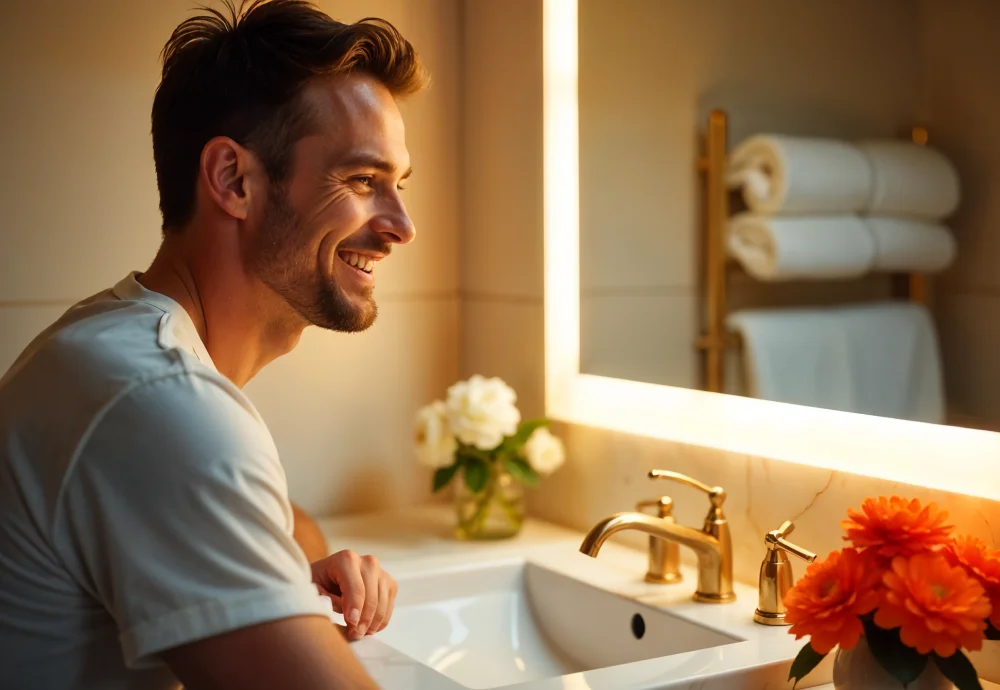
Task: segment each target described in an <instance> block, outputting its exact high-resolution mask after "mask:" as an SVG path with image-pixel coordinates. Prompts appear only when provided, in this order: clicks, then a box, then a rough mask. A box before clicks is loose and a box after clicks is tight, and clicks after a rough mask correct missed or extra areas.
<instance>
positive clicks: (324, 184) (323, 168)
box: [247, 76, 415, 332]
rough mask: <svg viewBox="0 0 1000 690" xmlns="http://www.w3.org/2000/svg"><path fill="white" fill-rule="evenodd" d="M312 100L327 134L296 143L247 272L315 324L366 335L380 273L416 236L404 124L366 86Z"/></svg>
mask: <svg viewBox="0 0 1000 690" xmlns="http://www.w3.org/2000/svg"><path fill="white" fill-rule="evenodd" d="M304 100H305V103H306V105H307V107H310V108H311V109H312V110H313V111H314V112H313V117H314V118H315V122H316V123H317V124H318V125H319V126H318V128H317V129H316V130H315V132H316V133H315V134H312V135H309V136H306V137H304V138H302V139H300V140H299V141H298V142H297V143H296V145H295V150H294V155H293V163H292V172H291V174H290V175H289V179H288V180H287V181H286V182H284V183H283V184H272V185H271V187H270V189H269V192H268V198H267V202H266V207H265V208H264V212H263V220H262V221H261V222H260V224H259V225H258V226H257V227H255V228H254V231H253V233H252V241H251V243H250V247H249V248H248V254H247V259H248V264H249V266H250V269H251V270H252V271H253V272H254V273H255V274H256V275H257V276H258V277H259V278H260V279H261V280H262V281H263V282H264V283H265V284H266V285H267V286H268V287H270V288H271V289H272V290H274V292H275V293H277V294H278V295H279V296H280V297H282V298H283V299H284V300H285V301H286V302H287V303H288V304H289V305H290V306H291V307H292V308H293V309H294V310H295V311H296V312H297V313H298V314H299V315H300V316H301V317H302V318H304V319H305V320H306V321H307V322H309V323H311V324H315V325H317V326H320V327H322V328H327V329H330V330H336V331H345V332H355V331H363V330H365V329H366V328H368V327H369V326H371V325H372V323H373V322H374V321H375V317H376V315H377V313H378V310H377V307H376V305H375V299H374V297H373V295H372V292H373V290H374V287H375V275H376V272H377V270H378V269H377V264H378V263H379V262H380V261H382V260H384V259H385V258H386V257H387V256H388V255H389V252H390V251H391V249H392V245H393V244H406V243H408V242H410V241H412V240H413V237H414V234H415V231H414V228H413V223H412V222H411V221H410V217H409V215H407V213H406V208H405V207H404V206H403V202H402V200H401V199H400V196H399V193H400V189H401V183H402V182H403V181H404V180H405V179H406V178H407V177H408V176H409V174H410V156H409V153H408V152H407V150H406V143H405V138H404V129H403V120H402V117H401V116H400V113H399V109H398V108H397V107H396V102H395V99H394V98H393V97H392V95H391V94H390V93H389V91H388V90H387V89H386V88H385V87H384V86H382V85H381V84H379V83H378V82H376V81H374V80H372V79H370V78H367V77H362V76H351V77H338V78H330V79H322V80H317V81H316V82H315V83H313V84H311V85H310V86H308V87H307V89H306V92H305V94H304Z"/></svg>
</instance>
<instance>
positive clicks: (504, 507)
mask: <svg viewBox="0 0 1000 690" xmlns="http://www.w3.org/2000/svg"><path fill="white" fill-rule="evenodd" d="M455 516H456V518H457V525H456V527H455V535H456V536H457V537H458V538H459V539H468V540H485V539H507V538H509V537H513V536H515V535H516V534H517V533H518V532H520V531H521V525H522V524H523V523H524V486H523V485H521V483H520V482H518V481H517V480H515V479H514V478H513V477H511V476H510V474H508V473H507V472H506V471H505V470H504V469H503V467H502V466H501V464H500V463H499V462H496V461H494V462H491V463H490V473H489V478H488V479H487V481H486V486H484V487H483V490H482V491H479V492H473V491H471V490H470V489H469V487H468V486H467V485H466V483H465V477H458V481H457V482H456V489H455Z"/></svg>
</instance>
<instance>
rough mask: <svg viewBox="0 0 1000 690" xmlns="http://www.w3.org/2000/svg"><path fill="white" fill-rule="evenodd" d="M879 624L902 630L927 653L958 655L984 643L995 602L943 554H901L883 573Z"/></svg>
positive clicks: (913, 644)
mask: <svg viewBox="0 0 1000 690" xmlns="http://www.w3.org/2000/svg"><path fill="white" fill-rule="evenodd" d="M882 583H883V584H884V585H885V590H883V594H882V601H881V603H880V604H879V607H878V611H876V612H875V625H877V626H879V627H880V628H885V629H886V630H891V629H893V628H900V631H899V638H900V639H901V640H902V641H903V644H905V645H906V646H907V647H912V648H914V649H916V650H917V651H918V652H919V653H921V654H929V653H930V652H932V651H933V652H935V653H936V654H937V655H938V656H941V657H949V656H952V655H953V654H954V653H955V651H956V650H958V649H960V648H964V649H969V650H972V651H975V650H978V649H980V648H981V647H982V646H983V638H984V637H985V636H986V632H985V631H986V617H987V616H988V615H990V600H989V599H988V598H987V597H986V592H985V591H984V590H983V587H982V585H980V584H979V583H978V582H977V581H976V579H975V578H974V577H972V576H971V575H969V574H968V573H967V572H965V570H964V569H963V568H959V567H954V566H952V565H950V564H949V563H948V560H947V559H946V558H943V557H942V556H941V555H940V554H937V553H919V554H917V555H915V556H910V557H909V558H905V557H903V556H897V557H896V558H894V559H893V561H892V570H890V571H889V572H887V573H885V575H884V576H883V577H882Z"/></svg>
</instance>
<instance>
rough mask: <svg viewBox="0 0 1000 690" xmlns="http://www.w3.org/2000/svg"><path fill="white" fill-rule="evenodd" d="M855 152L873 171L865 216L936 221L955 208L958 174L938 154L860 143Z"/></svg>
mask: <svg viewBox="0 0 1000 690" xmlns="http://www.w3.org/2000/svg"><path fill="white" fill-rule="evenodd" d="M858 149H859V150H860V151H861V152H862V153H863V154H864V155H865V156H866V157H867V158H868V161H869V162H870V164H871V168H872V177H871V180H872V189H871V196H870V197H869V199H868V201H867V203H866V204H865V209H864V210H865V211H867V212H868V213H870V214H872V215H886V216H894V215H901V216H913V217H916V218H926V219H930V220H938V219H941V218H945V217H947V216H949V215H951V214H952V213H953V212H954V211H955V209H956V208H958V204H959V201H960V196H961V192H960V187H959V180H958V172H957V171H956V170H955V166H954V165H952V163H951V161H949V160H948V159H947V158H946V157H945V156H944V154H942V153H941V152H940V151H938V150H936V149H934V148H932V147H930V146H918V145H917V144H914V143H912V142H907V141H892V140H884V141H883V140H879V141H863V142H860V143H859V144H858Z"/></svg>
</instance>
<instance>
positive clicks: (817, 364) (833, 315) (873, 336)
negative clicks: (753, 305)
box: [728, 302, 944, 423]
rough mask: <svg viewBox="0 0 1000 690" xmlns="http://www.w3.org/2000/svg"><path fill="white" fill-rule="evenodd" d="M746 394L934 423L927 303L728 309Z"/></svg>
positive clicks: (939, 407)
mask: <svg viewBox="0 0 1000 690" xmlns="http://www.w3.org/2000/svg"><path fill="white" fill-rule="evenodd" d="M728 324H729V327H730V328H732V329H733V330H736V331H738V332H740V333H741V334H742V336H743V343H744V356H745V360H746V366H747V369H748V371H747V374H748V376H747V379H748V381H749V384H750V394H751V395H752V396H754V397H757V398H761V399H764V400H774V401H777V402H785V403H792V404H797V405H808V406H810V407H821V408H826V409H833V410H841V411H845V412H856V413H860V414H869V415H878V416H882V417H895V418H897V419H907V420H911V421H920V422H933V423H940V422H942V421H943V419H944V393H943V390H944V386H943V382H942V376H941V361H940V352H939V349H938V342H937V334H936V332H935V329H934V323H933V321H932V319H931V316H930V314H929V312H928V311H927V309H926V308H924V307H923V306H921V305H917V304H910V303H905V302H882V303H875V304H866V305H859V306H849V307H837V308H831V309H770V310H768V309H762V310H746V311H741V312H737V313H734V314H732V315H731V316H730V317H729V319H728Z"/></svg>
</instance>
